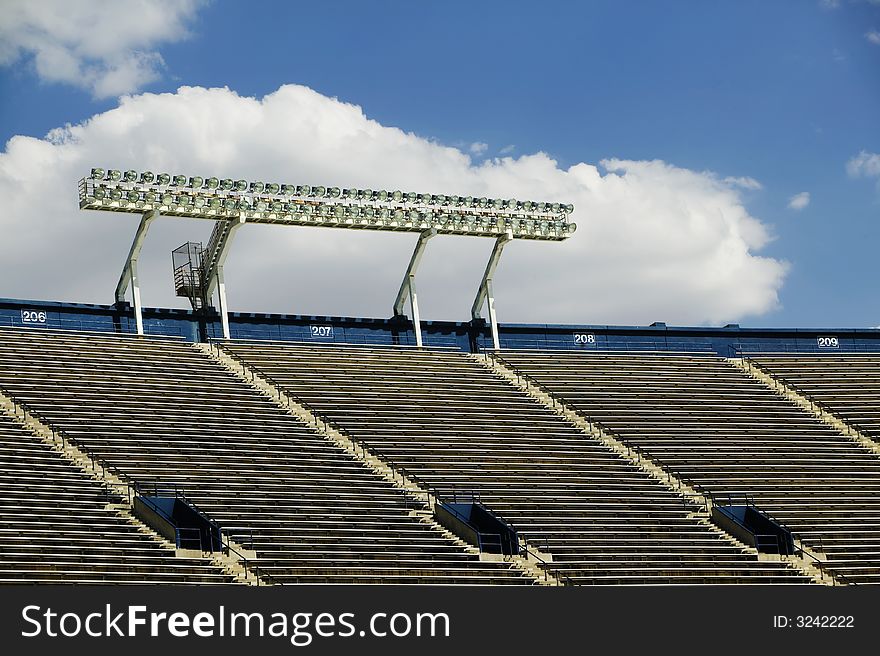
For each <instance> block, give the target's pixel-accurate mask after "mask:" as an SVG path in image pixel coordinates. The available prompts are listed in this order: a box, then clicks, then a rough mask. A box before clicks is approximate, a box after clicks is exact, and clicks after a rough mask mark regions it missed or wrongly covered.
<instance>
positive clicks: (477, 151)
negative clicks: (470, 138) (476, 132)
mask: <svg viewBox="0 0 880 656" xmlns="http://www.w3.org/2000/svg"><path fill="white" fill-rule="evenodd" d="M488 149H489V144H487V143H483V142H482V141H475V142H474V143H472V144H471V145H470V147H469V148H468V150H469V151H471V153H472V154H474V155H482V154H484V153H485V152H486V151H487V150H488Z"/></svg>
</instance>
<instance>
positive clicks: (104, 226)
mask: <svg viewBox="0 0 880 656" xmlns="http://www.w3.org/2000/svg"><path fill="white" fill-rule="evenodd" d="M292 117H293V118H292ZM92 166H101V167H104V168H108V167H118V168H135V169H140V170H143V169H149V170H152V171H155V172H160V171H167V172H170V173H172V174H174V173H179V172H182V173H189V174H196V175H215V176H218V177H234V178H238V177H243V178H249V179H262V180H276V181H278V182H289V183H293V184H297V183H301V182H305V183H308V184H325V185H326V184H333V185H338V186H363V187H370V188H373V189H377V188H383V187H385V188H400V189H403V190H415V191H428V192H437V193H459V194H469V195H480V196H482V195H487V196H502V197H509V196H513V197H520V198H526V199H527V198H531V199H534V200H559V201H564V202H571V203H574V205H575V208H576V209H575V213H574V215H573V220H575V221H576V222H577V223H578V231H577V233H576V234H575V235H574V236H573V237H572V238H571V239H569V240H568V241H566V242H563V243H536V242H523V241H517V242H515V243H513V244H511V245H510V246H508V247H507V249H506V251H505V253H504V257H503V258H502V260H501V264H500V266H499V270H498V273H497V274H496V281H495V282H496V290H495V291H496V296H497V304H498V305H497V307H498V312H499V317H500V320H501V321H506V322H513V321H542V322H590V323H603V322H606V323H642V324H643V323H648V322H650V321H654V320H665V321H668V322H670V323H684V324H693V323H706V322H711V323H722V322H727V321H733V320H737V319H740V318H742V317H745V316H749V315H753V316H754V315H760V314H763V313H766V312H768V311H771V310H773V309H774V308H776V307H777V305H778V298H777V295H778V292H779V289H780V287H781V286H782V282H783V279H784V276H785V272H786V264H785V263H783V262H780V261H778V260H776V259H772V258H768V257H761V256H759V255H757V254H756V252H757V251H759V250H760V249H761V248H762V247H763V246H764V245H765V244H766V243H767V242H768V241H769V240H770V235H769V234H768V230H767V228H766V227H765V226H764V225H763V224H762V223H761V222H759V221H758V220H757V219H756V218H754V217H752V216H751V215H750V214H749V212H748V211H747V209H746V208H745V207H744V206H743V204H742V202H741V199H740V196H739V191H738V190H737V186H736V185H734V184H729V183H726V182H724V180H722V179H720V178H719V177H717V176H715V175H714V174H711V173H701V172H697V171H691V170H688V169H683V168H679V167H676V166H673V165H671V164H668V163H665V162H663V161H659V160H655V161H626V160H616V159H609V160H605V161H603V162H601V164H600V165H593V164H588V163H580V164H576V165H574V166H572V167H570V168H568V169H562V168H560V167H559V166H558V165H557V163H556V162H555V161H554V160H553V159H552V158H551V157H549V156H548V155H547V154H545V153H540V152H539V153H534V154H530V155H523V156H520V157H518V158H512V157H506V158H500V159H491V160H486V161H483V162H481V163H479V164H475V163H474V162H473V161H472V160H471V158H470V157H469V156H468V155H467V154H466V153H464V152H462V151H461V150H458V149H456V148H451V147H446V146H443V145H440V144H437V143H435V142H432V141H428V140H426V139H423V138H420V137H418V136H416V135H414V134H412V133H407V132H404V131H402V130H399V129H397V128H391V127H385V126H382V125H380V124H379V123H377V122H376V121H373V120H370V119H369V118H367V117H366V116H364V114H363V112H362V110H361V109H360V108H359V107H357V106H355V105H350V104H345V103H342V102H339V101H338V100H335V99H331V98H327V97H325V96H322V95H320V94H318V93H316V92H314V91H312V90H310V89H308V88H305V87H301V86H283V87H281V88H280V89H278V90H277V91H276V92H274V93H272V94H269V95H267V96H265V97H264V98H261V99H255V98H245V97H240V96H238V95H237V94H235V93H234V92H232V91H230V90H228V89H203V88H191V87H183V88H181V89H179V90H178V91H177V92H176V93H165V94H143V95H137V96H126V97H123V98H122V100H121V101H120V105H119V107H117V108H115V109H113V110H111V111H107V112H104V113H102V114H98V115H96V116H94V117H93V118H91V119H90V120H89V121H87V122H85V123H83V124H81V125H75V126H68V127H65V128H60V129H57V130H54V131H53V132H52V133H50V135H48V137H47V138H45V139H36V138H32V137H26V136H17V137H14V138H13V139H11V140H10V141H9V142H8V144H7V147H6V151H5V152H4V153H2V154H0V195H2V197H3V198H4V199H6V201H5V206H4V211H3V212H2V214H0V230H2V232H0V234H3V235H4V238H3V239H2V240H0V280H2V281H3V289H2V292H0V293H2V295H3V296H7V297H18V298H43V299H45V298H50V299H58V300H72V301H81V302H96V303H107V302H112V294H113V288H114V286H115V284H116V280H117V277H118V275H119V271H120V268H121V266H122V261H123V259H124V257H125V254H126V253H127V251H128V246H129V244H130V241H131V238H132V236H133V234H134V230H135V226H136V224H137V218H136V217H134V216H131V215H125V214H114V213H102V212H80V211H79V210H77V209H76V207H77V196H76V181H77V180H78V179H79V178H80V177H82V176H83V175H85V174H87V172H88V170H89V168H90V167H92ZM211 227H212V226H211V222H209V221H199V220H181V219H174V218H170V217H169V218H165V219H160V220H159V221H158V222H157V223H156V224H155V227H154V228H152V229H151V233H150V235H149V237H148V239H147V244H146V246H145V248H144V251H143V253H142V254H141V257H140V260H139V265H140V278H141V281H142V295H143V299H144V302H145V303H146V304H149V305H154V306H167V305H174V306H177V307H185V304H186V302H185V301H184V300H182V299H175V298H174V297H173V293H172V288H171V258H170V257H169V252H170V251H171V250H172V249H173V248H175V247H177V246H179V245H180V244H181V243H183V242H184V241H187V240H193V241H199V240H201V241H206V240H207V237H208V234H209V233H210V230H211ZM414 242H415V236H414V235H406V234H401V235H396V234H389V233H363V232H355V231H345V230H338V231H334V230H314V229H312V230H310V229H307V228H284V227H280V226H250V227H248V228H246V229H244V230H242V231H240V232H239V233H238V236H237V237H236V243H235V245H234V248H233V250H232V253H231V255H230V259H229V261H228V263H227V266H226V282H227V287H228V293H229V297H230V305H231V306H232V308H233V309H236V310H242V311H263V312H266V311H274V312H293V313H302V314H331V315H339V314H345V315H353V316H389V315H390V314H391V305H392V302H393V297H394V294H395V292H396V291H397V288H398V286H399V284H400V279H401V277H402V275H403V271H404V269H405V266H406V263H407V262H408V261H409V257H410V253H411V249H412V246H413V244H414ZM491 247H492V242H491V240H488V239H485V240H484V239H468V238H461V237H458V238H456V237H449V236H445V237H444V236H441V237H437V238H436V239H434V240H433V241H432V242H431V244H430V246H429V248H428V251H427V254H426V256H425V259H424V261H423V264H422V270H420V273H419V283H420V284H419V291H420V302H421V304H422V316H423V317H425V318H428V319H432V318H433V319H456V320H467V319H468V318H469V317H468V311H469V308H470V304H471V302H472V299H473V296H474V294H475V292H476V289H475V287H476V285H477V283H478V281H479V278H480V275H481V274H482V270H483V268H484V267H485V262H486V259H487V258H488V255H489V252H490V250H491Z"/></svg>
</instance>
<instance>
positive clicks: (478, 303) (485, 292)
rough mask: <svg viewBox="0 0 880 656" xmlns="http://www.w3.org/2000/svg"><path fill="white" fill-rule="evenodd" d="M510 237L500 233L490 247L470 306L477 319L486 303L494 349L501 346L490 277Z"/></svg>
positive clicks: (492, 275)
mask: <svg viewBox="0 0 880 656" xmlns="http://www.w3.org/2000/svg"><path fill="white" fill-rule="evenodd" d="M512 239H513V234H511V233H510V232H508V233H507V234H504V235H500V236H499V237H498V238H497V239H496V240H495V246H494V247H493V248H492V255H490V256H489V262H488V264H486V271H485V273H483V279H482V280H481V281H480V287H479V289H478V290H477V297H476V298H475V299H474V304H473V305H472V306H471V317H472V318H474V319H479V318H480V310H481V308H482V307H483V303H486V304H487V306H488V313H489V325H490V326H491V328H492V344H493V346H494V347H495V349H496V350H498V349H500V348H501V343H500V340H499V339H498V320H497V319H496V317H495V295H494V294H493V293H492V278H493V277H494V276H495V269H496V268H497V267H498V260H500V259H501V252H502V251H503V250H504V246H505V245H506V244H507V242H509V241H511V240H512Z"/></svg>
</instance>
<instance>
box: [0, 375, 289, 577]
mask: <svg viewBox="0 0 880 656" xmlns="http://www.w3.org/2000/svg"><path fill="white" fill-rule="evenodd" d="M4 395H5V396H6V397H7V398H9V400H10V401H11V402H12V405H13V410H14V414H15V415H16V416H17V417H21V420H22V422H23V423H25V424H27V423H28V422H29V421H32V420H37V421H39V422H40V423H42V424H43V425H44V426H46V427H47V428H48V429H49V431H50V433H51V436H52V440H53V442H58V443H60V444H61V447H62V449H64V448H66V447H67V445H68V444H69V445H71V446H73V447H75V448H76V449H77V450H78V451H79V452H80V453H82V454H83V455H84V456H85V457H87V458H88V459H89V462H90V464H91V467H92V471H99V470H100V472H101V478H102V479H104V480H103V484H102V486H101V487H102V490H103V491H104V492H105V494H106V497H107V499H108V500H114V501H121V500H123V499H127V501H128V506H129V507H132V506H133V504H134V497H135V496H140V497H142V498H143V497H144V496H145V493H148V492H150V491H152V492H153V493H154V496H159V494H158V493H159V492H160V491H161V492H169V491H170V492H173V494H174V495H176V496H178V498H180V499H181V500H183V501H185V502H186V503H187V504H188V505H190V506H191V507H192V508H193V509H195V510H196V511H197V512H198V513H200V514H201V515H203V516H204V517H205V518H206V520H207V521H208V522H209V523H210V524H211V525H212V526H214V527H216V529H217V530H218V531H219V532H220V536H221V544H222V545H223V549H224V553H227V554H228V553H234V554H236V555H238V556H239V560H241V562H242V565H243V567H244V570H245V578H247V577H248V572H249V571H250V572H253V573H254V576H256V577H257V584H258V585H259V584H261V579H262V580H263V581H269V582H270V583H272V584H273V585H283V584H282V583H280V582H278V581H277V580H276V579H275V578H274V577H272V576H271V574H270V573H269V572H267V571H266V570H265V569H264V568H262V567H260V566H257V565H255V564H253V562H251V561H252V559H250V560H249V559H248V558H247V556H246V555H245V554H242V553H241V552H240V551H238V550H237V549H235V548H234V547H233V546H232V545H231V544H230V543H229V537H228V536H227V535H226V534H225V533H224V532H223V531H222V528H221V527H220V524H219V523H217V522H216V521H215V520H214V519H212V518H211V517H210V516H209V515H208V514H207V513H206V512H205V511H204V510H202V509H201V508H199V507H198V506H197V505H196V504H195V503H193V501H192V500H191V499H190V498H188V497H187V496H186V494H185V492H184V491H183V489H181V488H179V487H176V486H175V485H171V486H170V487H161V488H160V487H159V486H160V485H161V483H159V482H153V483H143V482H141V481H137V480H135V479H134V478H132V477H131V476H129V475H128V474H126V473H125V472H124V471H122V470H120V469H119V468H118V467H116V466H114V465H112V464H110V463H109V462H107V461H106V460H105V459H104V458H101V457H100V456H96V455H95V454H94V453H92V452H91V451H90V449H89V447H88V446H87V445H85V444H84V443H83V442H82V441H80V440H77V439H75V438H73V437H71V436H69V435H67V434H66V433H65V432H64V431H61V430H59V429H57V428H55V427H54V426H53V425H52V424H51V423H49V422H48V421H46V420H45V419H44V418H43V417H42V416H41V415H40V414H38V413H36V412H34V411H33V410H32V409H31V408H30V407H29V406H28V404H27V403H26V402H24V401H22V400H21V399H19V398H18V397H16V396H15V395H14V394H13V393H10V392H9V391H8V390H4ZM108 473H109V474H112V475H113V476H115V477H116V478H117V479H118V480H119V481H120V483H119V484H114V483H112V482H110V481H107V480H106V476H107V474H108ZM251 542H252V543H253V536H251ZM178 544H179V538H178ZM203 552H204V550H203ZM204 553H210V552H204Z"/></svg>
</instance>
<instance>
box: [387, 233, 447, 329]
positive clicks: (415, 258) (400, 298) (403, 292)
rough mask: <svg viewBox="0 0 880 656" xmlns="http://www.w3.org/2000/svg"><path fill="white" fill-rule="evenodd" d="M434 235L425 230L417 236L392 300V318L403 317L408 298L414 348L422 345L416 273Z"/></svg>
mask: <svg viewBox="0 0 880 656" xmlns="http://www.w3.org/2000/svg"><path fill="white" fill-rule="evenodd" d="M436 235H437V229H436V228H430V229H429V230H425V231H424V232H422V233H421V234H420V235H419V240H418V241H417V242H416V247H415V249H414V250H413V254H412V257H411V258H410V260H409V266H408V267H407V268H406V274H404V276H403V282H401V283H400V290H399V291H398V292H397V298H396V299H395V300H394V316H395V317H399V316H403V305H404V303H406V297H407V296H409V301H410V306H411V307H412V315H413V332H414V333H415V336H416V346H421V345H422V323H421V319H420V318H419V301H418V296H417V294H416V271H417V270H418V268H419V263H420V262H421V261H422V255H424V254H425V247H426V246H427V245H428V241H429V240H430V239H431V238H432V237H434V236H436Z"/></svg>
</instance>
